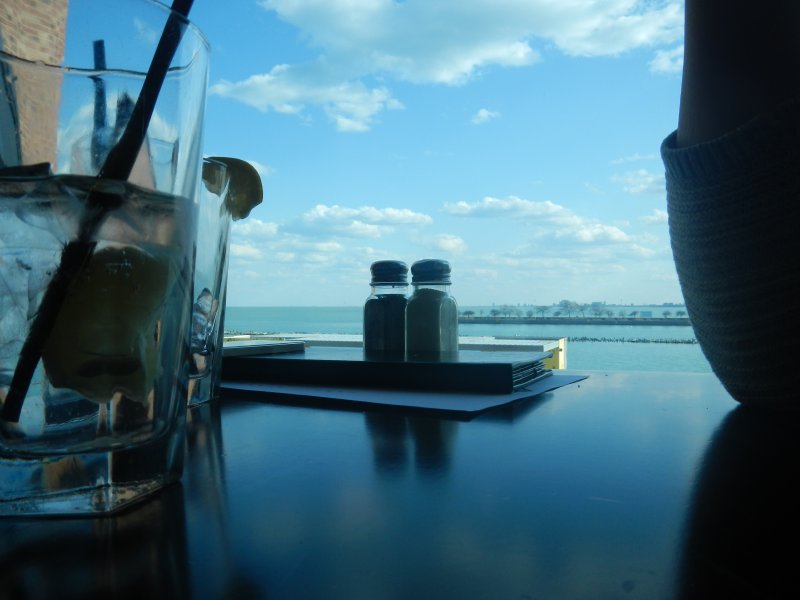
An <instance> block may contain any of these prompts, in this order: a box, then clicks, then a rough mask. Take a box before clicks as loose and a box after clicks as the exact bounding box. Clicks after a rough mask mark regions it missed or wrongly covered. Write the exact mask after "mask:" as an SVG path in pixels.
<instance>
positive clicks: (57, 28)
mask: <svg viewBox="0 0 800 600" xmlns="http://www.w3.org/2000/svg"><path fill="white" fill-rule="evenodd" d="M68 2H69V0H2V2H0V48H2V50H3V51H4V52H5V53H7V54H12V55H14V56H18V57H21V58H24V59H26V60H28V61H39V62H43V63H47V64H52V65H59V64H61V62H62V60H63V58H64V41H65V35H66V28H67V6H68ZM3 75H4V76H5V77H6V81H4V82H3V83H4V84H5V86H6V89H5V91H0V102H6V103H9V102H10V103H11V113H13V114H14V115H15V116H16V119H14V121H15V123H14V125H16V127H17V131H16V132H14V134H15V135H14V134H11V135H9V132H8V131H7V129H8V128H9V127H11V126H12V123H9V122H7V121H8V120H9V119H7V118H4V119H3V120H2V121H1V122H0V127H3V128H5V129H6V131H3V132H2V133H1V134H0V139H1V140H2V143H3V145H4V146H5V145H8V144H10V143H11V141H10V140H12V139H14V138H16V145H17V148H16V151H17V152H16V154H17V158H16V161H17V162H18V164H33V163H37V162H49V163H51V164H52V165H53V167H54V170H55V161H56V157H55V153H54V149H55V139H56V134H57V130H58V110H59V103H60V94H59V84H60V77H61V76H60V75H59V74H57V73H55V72H52V71H47V70H46V69H32V68H25V67H24V66H21V65H20V63H16V65H15V66H14V67H13V75H14V76H15V77H11V78H10V79H11V81H8V79H9V77H8V75H9V73H8V72H6V73H4V74H3ZM9 86H12V87H11V88H9ZM5 109H6V107H3V109H0V112H4V111H5ZM2 154H3V160H4V161H6V162H7V163H10V159H9V157H10V156H11V155H12V154H13V153H12V152H10V151H9V149H8V148H3V152H2Z"/></svg>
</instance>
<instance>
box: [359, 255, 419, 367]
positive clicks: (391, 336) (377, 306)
mask: <svg viewBox="0 0 800 600" xmlns="http://www.w3.org/2000/svg"><path fill="white" fill-rule="evenodd" d="M370 271H371V273H372V280H371V282H370V285H371V293H370V296H369V297H368V298H367V301H366V302H365V303H364V354H365V356H366V357H367V358H398V359H402V358H403V357H404V355H405V328H406V302H407V298H408V296H407V292H408V280H407V277H408V266H407V265H406V264H405V263H404V262H402V261H399V260H379V261H377V262H374V263H372V265H371V266H370Z"/></svg>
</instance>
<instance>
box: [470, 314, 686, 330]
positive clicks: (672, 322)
mask: <svg viewBox="0 0 800 600" xmlns="http://www.w3.org/2000/svg"><path fill="white" fill-rule="evenodd" d="M458 322H459V323H464V324H465V325H466V324H475V325H639V326H641V325H649V326H653V325H656V326H662V325H663V326H668V327H674V326H678V327H688V326H691V322H690V321H689V318H688V317H465V316H459V317H458Z"/></svg>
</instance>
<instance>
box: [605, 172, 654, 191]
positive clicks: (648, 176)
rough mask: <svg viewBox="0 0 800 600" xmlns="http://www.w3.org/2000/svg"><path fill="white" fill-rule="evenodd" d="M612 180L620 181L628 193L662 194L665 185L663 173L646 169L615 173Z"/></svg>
mask: <svg viewBox="0 0 800 600" xmlns="http://www.w3.org/2000/svg"><path fill="white" fill-rule="evenodd" d="M611 180H612V181H616V182H619V183H622V189H623V190H625V191H626V192H627V193H629V194H664V193H666V192H665V190H666V187H665V183H664V174H663V173H653V172H651V171H648V170H647V169H638V170H636V171H628V172H627V173H623V174H622V175H615V176H614V177H612V178H611Z"/></svg>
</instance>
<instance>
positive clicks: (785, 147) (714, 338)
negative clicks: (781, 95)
mask: <svg viewBox="0 0 800 600" xmlns="http://www.w3.org/2000/svg"><path fill="white" fill-rule="evenodd" d="M675 136H676V134H675V133H673V134H671V135H670V136H669V137H667V138H666V139H665V140H664V142H663V144H662V146H661V154H662V158H663V160H664V165H665V167H666V178H667V202H668V212H669V229H670V238H671V241H672V251H673V255H674V258H675V265H676V268H677V272H678V279H679V281H680V284H681V289H682V291H683V296H684V301H685V302H686V307H687V311H688V313H689V317H690V318H691V321H692V325H693V326H694V330H695V334H696V336H697V339H698V342H699V343H700V346H701V347H702V349H703V352H704V354H705V355H706V357H707V358H708V361H709V362H710V363H711V367H712V368H713V370H714V373H715V374H716V375H717V377H719V379H720V381H721V382H722V383H723V385H724V386H725V388H726V389H727V390H728V392H729V393H730V394H731V395H732V396H733V397H734V398H735V399H736V400H738V401H740V402H742V403H745V404H750V405H757V406H776V407H791V408H796V409H800V379H799V378H798V377H797V374H796V371H797V370H798V368H800V361H798V358H800V350H799V349H800V306H798V298H800V296H797V295H795V294H798V293H800V292H799V290H800V253H798V249H799V248H798V246H800V99H796V100H794V101H792V102H790V103H787V104H785V105H783V106H781V107H780V108H778V109H776V110H775V111H774V112H772V113H770V114H765V115H761V116H759V117H757V118H756V119H754V120H752V121H751V122H749V123H747V124H746V125H744V126H742V127H741V128H739V129H736V130H734V131H731V132H729V133H728V134H726V135H724V136H722V137H720V138H718V139H716V140H713V141H710V142H708V143H703V144H698V145H695V146H690V147H686V148H678V147H676V144H675Z"/></svg>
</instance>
